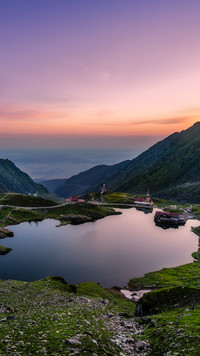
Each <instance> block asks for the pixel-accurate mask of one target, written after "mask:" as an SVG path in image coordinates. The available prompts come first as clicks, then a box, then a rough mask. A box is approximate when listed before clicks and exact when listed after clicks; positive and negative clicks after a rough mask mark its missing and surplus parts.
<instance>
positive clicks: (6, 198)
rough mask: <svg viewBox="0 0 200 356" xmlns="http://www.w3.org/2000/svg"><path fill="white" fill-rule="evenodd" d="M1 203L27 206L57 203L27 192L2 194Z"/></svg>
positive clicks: (0, 196) (0, 195)
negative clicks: (26, 193)
mask: <svg viewBox="0 0 200 356" xmlns="http://www.w3.org/2000/svg"><path fill="white" fill-rule="evenodd" d="M0 204H4V205H12V206H22V207H23V206H25V207H38V206H39V207H40V206H53V205H56V204H57V203H55V202H53V201H50V200H47V199H43V198H41V197H34V196H29V195H25V194H17V193H7V194H0Z"/></svg>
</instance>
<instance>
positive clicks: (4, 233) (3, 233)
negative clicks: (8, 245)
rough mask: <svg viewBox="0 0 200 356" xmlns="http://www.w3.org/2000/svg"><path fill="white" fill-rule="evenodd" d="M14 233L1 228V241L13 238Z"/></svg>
mask: <svg viewBox="0 0 200 356" xmlns="http://www.w3.org/2000/svg"><path fill="white" fill-rule="evenodd" d="M13 236H14V233H13V232H12V231H10V230H8V229H6V228H3V227H1V228H0V239H5V238H6V237H13Z"/></svg>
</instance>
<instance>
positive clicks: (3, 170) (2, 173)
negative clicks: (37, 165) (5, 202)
mask: <svg viewBox="0 0 200 356" xmlns="http://www.w3.org/2000/svg"><path fill="white" fill-rule="evenodd" d="M6 192H15V193H23V194H29V193H31V194H36V193H37V194H39V195H42V194H47V193H48V190H47V189H46V188H45V187H44V186H43V185H41V184H37V183H35V182H34V181H33V180H32V179H31V178H30V177H29V175H28V174H26V173H24V172H22V171H21V170H20V169H19V168H17V167H16V166H15V164H14V163H13V162H12V161H10V160H8V159H0V193H6Z"/></svg>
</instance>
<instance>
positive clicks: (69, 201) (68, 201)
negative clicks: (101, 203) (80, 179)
mask: <svg viewBox="0 0 200 356" xmlns="http://www.w3.org/2000/svg"><path fill="white" fill-rule="evenodd" d="M65 201H66V203H68V204H69V203H85V200H84V199H79V198H78V197H77V196H75V195H74V196H72V197H71V198H67V199H65Z"/></svg>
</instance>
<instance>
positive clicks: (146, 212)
mask: <svg viewBox="0 0 200 356" xmlns="http://www.w3.org/2000/svg"><path fill="white" fill-rule="evenodd" d="M135 209H136V210H138V211H143V213H144V214H152V213H153V208H142V207H139V206H136V207H135Z"/></svg>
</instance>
